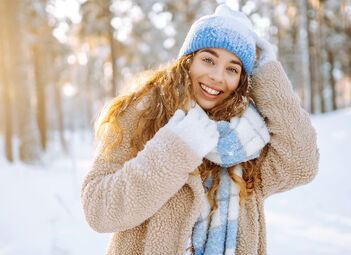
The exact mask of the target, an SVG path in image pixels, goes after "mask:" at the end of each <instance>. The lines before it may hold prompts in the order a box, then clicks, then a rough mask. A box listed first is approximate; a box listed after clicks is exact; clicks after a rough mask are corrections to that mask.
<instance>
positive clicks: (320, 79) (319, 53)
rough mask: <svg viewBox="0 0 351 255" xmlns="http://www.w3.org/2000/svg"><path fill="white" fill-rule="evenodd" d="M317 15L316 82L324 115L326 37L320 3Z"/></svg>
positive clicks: (319, 3) (320, 3)
mask: <svg viewBox="0 0 351 255" xmlns="http://www.w3.org/2000/svg"><path fill="white" fill-rule="evenodd" d="M315 12H316V15H317V21H318V22H317V24H318V30H317V31H318V32H317V33H318V35H317V40H315V49H316V56H315V58H316V66H315V69H316V77H315V78H316V82H317V87H318V98H319V104H320V110H321V112H322V113H325V112H326V106H325V99H324V93H323V92H324V80H325V78H326V77H325V74H324V72H323V65H322V57H323V55H324V54H323V53H324V52H323V49H324V45H323V42H324V37H323V31H322V26H323V19H322V17H323V16H324V8H323V3H322V2H318V7H317V10H315Z"/></svg>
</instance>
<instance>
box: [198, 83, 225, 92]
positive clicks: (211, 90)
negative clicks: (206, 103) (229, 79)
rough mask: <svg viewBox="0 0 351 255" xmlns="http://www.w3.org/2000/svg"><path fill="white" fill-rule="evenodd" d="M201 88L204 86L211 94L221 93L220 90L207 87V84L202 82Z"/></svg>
mask: <svg viewBox="0 0 351 255" xmlns="http://www.w3.org/2000/svg"><path fill="white" fill-rule="evenodd" d="M200 86H201V88H203V89H204V90H206V92H208V93H209V94H211V95H218V94H219V93H220V91H217V90H214V89H211V88H209V87H206V86H205V85H203V84H202V83H200Z"/></svg>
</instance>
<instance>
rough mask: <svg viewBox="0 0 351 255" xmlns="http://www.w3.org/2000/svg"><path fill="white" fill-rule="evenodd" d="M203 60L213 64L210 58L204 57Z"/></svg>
mask: <svg viewBox="0 0 351 255" xmlns="http://www.w3.org/2000/svg"><path fill="white" fill-rule="evenodd" d="M202 61H204V62H206V63H209V64H213V61H212V59H210V58H203V59H202Z"/></svg>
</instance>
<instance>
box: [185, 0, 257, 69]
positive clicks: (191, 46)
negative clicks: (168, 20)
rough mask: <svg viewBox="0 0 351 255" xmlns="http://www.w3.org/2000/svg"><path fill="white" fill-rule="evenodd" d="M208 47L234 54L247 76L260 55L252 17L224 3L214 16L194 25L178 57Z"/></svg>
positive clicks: (205, 17)
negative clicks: (257, 53)
mask: <svg viewBox="0 0 351 255" xmlns="http://www.w3.org/2000/svg"><path fill="white" fill-rule="evenodd" d="M204 48H222V49H226V50H228V51H230V52H232V53H234V54H235V55H236V56H237V57H238V58H239V59H240V60H241V62H242V63H243V66H244V69H245V71H246V72H247V73H249V74H250V73H251V72H252V67H253V64H254V61H255V54H256V36H255V33H254V32H253V30H252V23H251V21H250V20H249V19H248V17H247V16H246V15H245V14H244V13H242V12H238V11H234V10H232V9H231V8H230V7H229V6H228V5H225V4H222V5H219V6H218V7H217V8H216V11H215V13H214V14H212V15H208V16H204V17H202V18H200V19H199V20H197V21H196V22H194V23H193V25H192V26H191V27H190V30H189V32H188V34H187V36H186V37H185V40H184V43H183V45H182V47H181V49H180V51H179V54H178V57H179V58H180V57H182V56H185V55H187V54H190V53H192V52H195V51H197V50H200V49H204Z"/></svg>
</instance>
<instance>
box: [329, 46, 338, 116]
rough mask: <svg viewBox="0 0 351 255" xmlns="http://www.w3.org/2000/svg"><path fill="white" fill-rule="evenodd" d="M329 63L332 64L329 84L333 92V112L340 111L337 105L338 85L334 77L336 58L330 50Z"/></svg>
mask: <svg viewBox="0 0 351 255" xmlns="http://www.w3.org/2000/svg"><path fill="white" fill-rule="evenodd" d="M328 62H329V64H330V69H329V84H330V88H331V91H332V109H333V111H335V110H337V109H338V106H337V103H336V83H335V79H334V75H333V70H334V56H333V52H331V51H330V50H328Z"/></svg>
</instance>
